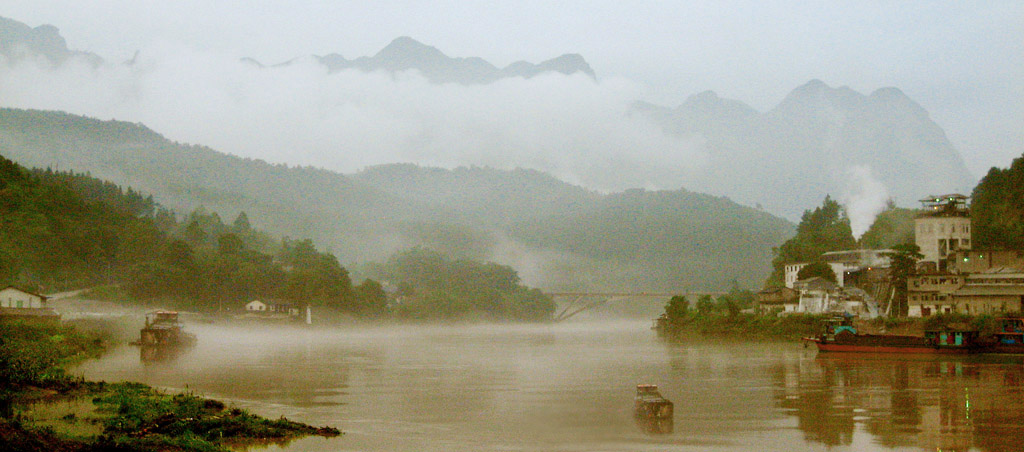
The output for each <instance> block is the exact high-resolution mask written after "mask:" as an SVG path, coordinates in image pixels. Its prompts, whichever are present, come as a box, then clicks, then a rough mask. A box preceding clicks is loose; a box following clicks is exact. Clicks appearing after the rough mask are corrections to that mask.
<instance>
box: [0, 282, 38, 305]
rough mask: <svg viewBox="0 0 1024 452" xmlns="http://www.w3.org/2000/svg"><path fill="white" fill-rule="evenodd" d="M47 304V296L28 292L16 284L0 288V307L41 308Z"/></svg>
mask: <svg viewBox="0 0 1024 452" xmlns="http://www.w3.org/2000/svg"><path fill="white" fill-rule="evenodd" d="M45 304H46V296H44V295H39V294H34V293H32V292H26V291H24V290H21V289H19V288H17V287H14V286H7V287H5V288H3V290H0V308H12V309H41V308H44V307H45V306H44V305H45Z"/></svg>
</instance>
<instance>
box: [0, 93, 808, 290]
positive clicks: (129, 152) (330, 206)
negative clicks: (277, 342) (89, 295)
mask: <svg viewBox="0 0 1024 452" xmlns="http://www.w3.org/2000/svg"><path fill="white" fill-rule="evenodd" d="M0 149H2V150H3V154H4V155H5V156H6V157H8V158H11V159H13V160H15V161H18V162H19V163H21V164H23V165H25V166H32V167H37V168H47V167H56V168H61V169H65V170H66V169H73V170H75V171H82V172H89V173H91V174H92V175H94V176H96V177H101V178H103V179H105V180H110V181H112V182H114V183H116V184H121V185H125V186H129V187H133V188H134V189H136V190H138V191H144V192H146V193H151V194H152V195H153V196H154V198H155V199H156V200H157V201H158V202H160V203H161V204H163V205H165V206H168V207H169V208H173V209H175V210H177V211H179V212H187V211H188V210H189V209H194V208H198V207H201V206H202V207H205V208H206V209H208V210H212V211H215V212H219V213H220V215H221V216H222V217H224V218H232V217H234V216H237V215H238V214H239V213H240V212H243V211H244V212H247V213H248V214H249V215H250V217H251V218H259V219H260V221H262V222H263V223H261V224H259V225H256V226H258V227H260V228H262V229H265V230H267V231H268V232H271V233H273V234H276V235H282V236H298V237H310V238H312V239H313V240H315V241H316V242H317V243H323V244H325V245H326V246H327V247H328V250H329V251H330V252H332V253H334V254H335V255H337V256H338V257H339V260H341V261H342V262H344V263H346V264H349V263H354V262H355V263H359V262H366V261H377V262H380V261H383V260H384V259H386V258H387V257H388V256H389V255H390V254H391V253H392V252H395V251H398V250H402V249H407V248H409V247H413V246H426V247H429V248H434V249H438V250H439V251H443V252H446V253H449V254H451V255H453V256H456V257H459V258H472V259H477V260H491V261H495V262H498V263H501V264H504V265H511V266H513V267H515V268H516V269H517V270H519V271H520V272H521V274H523V277H524V280H526V281H528V282H530V284H531V285H534V286H540V287H544V288H548V289H573V290H583V289H594V290H655V289H657V290H666V291H671V290H684V291H685V290H711V289H715V288H721V287H725V286H726V285H727V284H728V283H729V281H732V280H738V281H741V282H743V283H745V284H746V285H747V286H748V287H751V288H752V287H754V286H756V285H759V283H760V280H761V278H762V277H763V275H764V274H767V272H768V269H769V268H770V267H769V264H770V260H771V249H772V247H773V246H776V245H778V244H780V243H782V241H784V240H785V239H786V238H787V237H788V236H789V234H791V232H792V228H793V225H792V223H789V222H787V221H786V220H783V219H781V218H778V217H775V216H773V215H770V214H768V213H766V212H763V211H758V210H755V209H752V208H749V207H745V206H741V205H738V204H736V203H733V202H732V201H729V200H728V199H726V198H723V197H714V196H709V195H704V194H699V193H692V192H688V191H685V190H676V191H644V190H633V191H630V192H629V193H627V194H622V195H617V194H612V195H603V194H599V193H595V192H592V191H589V190H586V189H583V188H581V187H577V186H572V185H571V184H568V183H565V182H562V181H559V180H558V179H556V178H554V177H551V176H550V175H547V174H545V173H542V172H539V171H535V170H498V169H493V168H480V167H467V168H462V169H455V170H444V169H438V168H423V167H419V166H415V165H406V166H401V165H398V166H387V167H382V168H370V169H368V170H364V171H363V172H362V173H360V174H356V175H343V174H339V173H334V172H331V171H327V170H322V169H316V168H311V167H289V166H287V165H272V164H269V163H266V162H263V161H260V160H255V159H244V158H241V157H236V156H232V155H229V154H224V153H220V152H217V151H215V150H213V149H210V148H206V147H203V146H195V145H184V144H178V143H173V142H170V141H169V140H166V139H164V138H162V136H160V135H159V134H157V133H155V132H152V131H151V130H149V129H148V128H145V127H144V126H142V125H138V124H132V123H127V122H120V121H100V120H97V119H93V118H88V117H83V116H78V115H71V114H68V113H62V112H46V111H39V110H18V109H9V108H2V109H0ZM396 169H397V170H396ZM389 172H390V174H389ZM374 174H375V176H374ZM382 175H383V176H382ZM371 177H377V179H378V180H377V181H376V182H374V183H372V184H371V183H368V182H367V179H369V178H371ZM382 177H383V178H384V180H381V178H382ZM410 183H412V184H413V185H415V184H421V183H422V184H424V185H426V186H427V187H431V186H432V187H436V188H437V189H436V190H433V189H429V188H428V189H420V191H419V192H414V193H410V192H408V191H407V190H405V189H404V187H406V186H409V184H410ZM719 211H721V212H724V213H722V214H719V213H718V212H719ZM622 212H627V214H623V213H622ZM548 225H552V226H550V227H549V226H548ZM722 231H728V234H727V235H722V234H723V233H724V232H722ZM638 246H639V247H638ZM602 247H607V249H606V251H605V252H602V251H600V250H601V249H602ZM527 278H529V279H527Z"/></svg>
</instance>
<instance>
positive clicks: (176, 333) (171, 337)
mask: <svg viewBox="0 0 1024 452" xmlns="http://www.w3.org/2000/svg"><path fill="white" fill-rule="evenodd" d="M195 343H196V336H195V335H194V334H192V333H188V332H186V331H185V329H184V327H183V326H182V324H181V322H179V321H178V313H177V312H175V311H156V312H151V313H149V314H146V325H145V326H144V327H142V329H141V330H139V340H137V341H135V342H132V345H141V346H143V347H163V346H166V347H177V346H189V345H194V344H195Z"/></svg>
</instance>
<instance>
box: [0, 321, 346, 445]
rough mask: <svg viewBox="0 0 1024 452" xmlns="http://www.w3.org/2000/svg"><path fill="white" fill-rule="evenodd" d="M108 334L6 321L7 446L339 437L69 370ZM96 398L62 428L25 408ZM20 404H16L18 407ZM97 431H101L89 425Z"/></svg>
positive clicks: (0, 338)
mask: <svg viewBox="0 0 1024 452" xmlns="http://www.w3.org/2000/svg"><path fill="white" fill-rule="evenodd" d="M102 348H103V347H102V339H101V338H100V337H98V336H96V335H94V334H88V333H83V332H80V331H77V330H75V329H74V328H71V327H69V326H66V325H59V324H49V323H39V322H22V321H3V322H0V379H2V380H0V388H2V389H0V391H2V392H0V405H2V406H3V407H5V410H4V411H8V412H6V413H0V414H3V416H0V438H3V445H0V450H2V451H7V450H11V451H15V450H16V451H21V452H29V451H40V452H43V451H46V452H60V451H100V450H115V451H151V450H175V451H197V452H213V451H217V452H222V451H227V450H228V448H227V445H228V444H246V443H253V442H266V441H278V442H282V441H287V440H289V439H293V438H297V437H300V436H307V435H320V436H337V435H339V434H340V432H339V431H338V430H337V429H334V428H331V427H320V428H317V427H312V426H309V425H305V424H301V423H297V422H293V421H290V420H288V419H285V418H283V417H282V418H280V419H264V418H261V417H259V416H256V415H253V414H251V413H248V412H246V411H245V410H241V409H238V408H230V407H226V406H225V405H224V404H223V403H221V402H218V401H216V400H211V399H205V398H202V397H198V396H196V395H193V394H167V393H164V392H162V391H158V390H155V389H153V388H150V387H148V386H146V385H143V384H140V383H117V384H106V383H103V382H99V383H95V382H87V381H84V380H82V379H81V378H75V377H72V376H69V375H68V374H67V373H66V372H65V371H64V366H66V365H68V364H71V363H74V362H77V361H80V360H82V359H85V358H87V357H90V356H95V355H96V354H98V353H99V352H100V351H101V350H102ZM83 398H84V399H88V400H91V402H92V403H91V405H92V409H90V410H86V412H70V413H67V414H66V415H64V416H63V417H61V423H60V426H59V427H54V426H52V425H48V426H40V425H37V423H36V422H35V419H34V418H33V417H32V415H31V414H28V415H26V414H24V413H25V407H26V406H27V405H28V404H30V403H33V402H40V401H43V400H46V401H54V400H70V399H83ZM12 405H13V407H12ZM89 430H96V433H95V434H85V433H82V432H83V431H89Z"/></svg>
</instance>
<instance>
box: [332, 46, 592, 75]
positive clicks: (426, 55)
mask: <svg viewBox="0 0 1024 452" xmlns="http://www.w3.org/2000/svg"><path fill="white" fill-rule="evenodd" d="M316 58H317V59H318V60H319V61H320V63H321V64H323V65H325V66H327V68H328V70H329V71H332V72H334V71H340V70H345V69H360V70H363V71H368V72H372V71H377V70H386V71H393V72H394V71H405V70H410V69H411V70H417V71H419V72H420V73H421V74H423V76H424V77H426V78H427V79H429V80H430V81H431V82H434V83H459V84H464V85H476V84H485V83H491V82H493V81H495V80H499V79H502V78H507V77H523V78H530V77H534V76H536V75H538V74H542V73H547V72H558V73H562V74H566V75H571V74H575V73H584V74H587V75H588V76H590V77H591V78H596V76H595V74H594V70H593V69H592V68H591V67H590V65H589V64H587V61H586V60H584V59H583V56H581V55H579V54H576V53H567V54H564V55H561V56H559V57H556V58H552V59H550V60H547V61H544V62H542V63H540V64H533V63H530V62H526V61H517V62H515V63H512V64H510V65H508V66H507V67H505V68H504V69H498V68H497V67H495V66H494V65H492V64H491V63H489V62H487V61H486V60H484V59H483V58H480V57H466V58H457V57H449V56H448V55H446V54H445V53H444V52H442V51H441V50H439V49H438V48H436V47H433V46H430V45H427V44H424V43H422V42H419V41H417V40H415V39H413V38H411V37H409V36H400V37H398V38H395V39H394V40H392V41H391V42H390V43H389V44H388V45H387V46H385V47H384V48H383V49H381V50H380V51H379V52H377V53H376V54H375V55H374V56H372V57H359V58H356V59H354V60H348V59H345V58H344V57H342V56H341V55H339V54H337V53H331V54H328V55H324V56H319V57H316Z"/></svg>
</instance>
